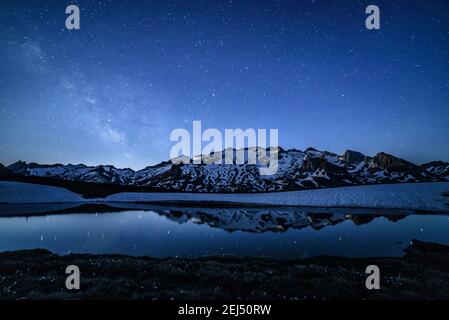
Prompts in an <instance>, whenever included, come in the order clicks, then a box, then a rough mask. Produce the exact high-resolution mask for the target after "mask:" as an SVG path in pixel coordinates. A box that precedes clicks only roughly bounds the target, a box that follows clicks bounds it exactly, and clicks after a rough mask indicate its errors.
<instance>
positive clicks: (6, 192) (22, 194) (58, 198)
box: [0, 181, 86, 203]
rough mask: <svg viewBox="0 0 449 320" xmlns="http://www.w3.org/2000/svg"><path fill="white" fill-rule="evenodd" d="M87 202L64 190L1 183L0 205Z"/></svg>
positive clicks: (77, 195)
mask: <svg viewBox="0 0 449 320" xmlns="http://www.w3.org/2000/svg"><path fill="white" fill-rule="evenodd" d="M79 201H86V200H85V199H84V198H83V197H81V196H80V195H79V194H76V193H74V192H71V191H69V190H67V189H64V188H59V187H52V186H44V185H39V184H32V183H23V182H10V181H0V203H55V202H79Z"/></svg>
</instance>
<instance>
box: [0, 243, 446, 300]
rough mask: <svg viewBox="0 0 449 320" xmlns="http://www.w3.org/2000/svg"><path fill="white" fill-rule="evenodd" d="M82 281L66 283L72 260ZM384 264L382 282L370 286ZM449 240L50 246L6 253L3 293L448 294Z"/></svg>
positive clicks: (1, 261)
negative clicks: (267, 247) (150, 252)
mask: <svg viewBox="0 0 449 320" xmlns="http://www.w3.org/2000/svg"><path fill="white" fill-rule="evenodd" d="M71 264H75V265H77V266H78V267H79V268H80V270H81V289H80V290H78V291H77V290H73V291H69V290H67V289H66V288H65V279H66V276H67V275H66V274H65V268H66V267H67V266H68V265H71ZM370 264H375V265H378V266H379V268H380V271H381V282H380V285H381V289H380V290H371V291H370V290H367V289H366V287H365V279H366V277H367V275H366V274H365V268H366V267H367V266H368V265H370ZM448 298H449V247H448V246H445V245H439V244H434V243H425V242H421V241H418V240H414V241H413V242H412V244H411V245H409V246H408V247H407V249H406V250H405V255H404V257H401V258H343V257H317V258H311V259H302V260H291V261H279V260H270V259H261V258H236V257H205V258H197V259H175V258H169V259H153V258H148V257H141V258H136V257H128V256H119V255H87V254H71V255H68V256H58V255H55V254H52V253H50V252H48V251H46V250H24V251H15V252H4V253H0V299H242V300H247V299H281V300H296V299H298V300H329V299H448Z"/></svg>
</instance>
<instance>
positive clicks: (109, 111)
mask: <svg viewBox="0 0 449 320" xmlns="http://www.w3.org/2000/svg"><path fill="white" fill-rule="evenodd" d="M72 3H73V4H77V5H79V7H80V10H81V30H71V31H69V30H66V29H65V18H66V14H65V7H66V6H67V5H69V4H72ZM372 3H375V4H376V5H378V6H379V7H380V10H381V30H378V31H377V30H373V31H369V30H366V28H365V24H364V21H365V18H366V15H365V13H364V11H365V8H366V6H367V5H369V4H372ZM0 9H1V10H0V162H2V163H4V164H10V163H12V162H14V161H17V160H19V159H22V160H26V161H35V162H42V163H54V162H62V163H69V162H71V163H80V162H82V163H86V164H93V165H95V164H114V165H116V166H118V167H132V168H136V169H138V168H142V167H144V166H147V165H149V164H155V163H157V162H159V161H162V160H166V159H168V158H169V152H170V148H171V146H172V145H173V143H171V142H170V140H169V137H170V132H171V130H173V129H175V128H188V129H189V128H191V125H192V121H193V120H201V121H202V123H203V127H205V128H210V127H213V128H218V129H220V130H224V129H225V128H267V129H269V128H278V129H279V143H280V145H281V146H283V147H286V148H298V149H305V148H306V147H309V146H313V147H315V148H318V149H325V150H329V151H333V152H336V153H341V152H343V151H344V150H345V149H354V150H359V151H361V152H363V153H365V154H368V155H373V154H375V153H377V152H379V151H385V152H389V153H393V154H395V155H397V156H400V157H403V158H406V159H408V160H411V161H413V162H417V163H421V162H425V161H430V160H439V159H441V160H446V161H449V143H448V141H449V19H448V15H447V14H448V12H449V1H445V0H442V1H423V0H420V1H377V0H376V1H347V0H345V1H330V0H326V1H324V0H310V1H296V2H290V1H282V2H281V1H279V2H268V1H236V0H233V1H223V2H220V1H187V0H186V1H184V0H183V1H145V2H144V1H119V0H113V1H101V2H99V1H60V0H58V1H47V0H46V1H10V0H6V1H5V0H3V1H2V2H1V4H0Z"/></svg>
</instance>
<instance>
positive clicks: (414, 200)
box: [104, 182, 449, 212]
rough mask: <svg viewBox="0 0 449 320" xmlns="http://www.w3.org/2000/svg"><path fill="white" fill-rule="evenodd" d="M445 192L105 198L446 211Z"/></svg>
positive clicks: (379, 188)
mask: <svg viewBox="0 0 449 320" xmlns="http://www.w3.org/2000/svg"><path fill="white" fill-rule="evenodd" d="M448 191H449V182H439V183H404V184H388V185H371V186H356V187H341V188H329V189H318V190H303V191H289V192H273V193H261V194H257V193H250V194H216V193H215V194H214V193H209V194H202V193H128V192H123V193H118V194H113V195H110V196H108V197H106V198H105V199H104V200H105V201H110V202H114V201H122V202H168V201H176V202H178V201H179V202H182V201H188V202H194V201H197V202H211V201H216V202H228V203H236V204H258V205H283V206H313V207H357V208H360V207H365V208H390V209H413V210H431V211H444V212H449V197H448V196H447V193H448Z"/></svg>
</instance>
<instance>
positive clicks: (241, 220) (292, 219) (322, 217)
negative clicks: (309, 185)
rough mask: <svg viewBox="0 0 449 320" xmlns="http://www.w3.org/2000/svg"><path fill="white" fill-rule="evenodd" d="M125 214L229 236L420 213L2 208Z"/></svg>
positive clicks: (6, 211) (6, 209)
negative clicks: (192, 225)
mask: <svg viewBox="0 0 449 320" xmlns="http://www.w3.org/2000/svg"><path fill="white" fill-rule="evenodd" d="M124 211H147V212H150V211H151V212H154V213H157V214H159V215H160V216H164V217H166V218H168V219H170V220H172V221H175V222H177V223H180V224H182V223H186V222H189V221H190V222H193V223H196V224H206V225H208V226H210V227H213V228H220V229H223V230H226V231H229V232H233V231H247V232H266V231H273V232H284V231H286V230H288V229H289V228H294V229H302V228H306V227H311V228H313V229H315V230H319V229H322V228H324V227H326V226H333V225H336V224H339V223H342V222H344V221H347V220H351V221H352V222H353V223H354V224H355V225H362V224H366V223H369V222H371V221H373V220H374V219H376V218H379V217H384V218H386V219H388V220H390V221H392V222H396V221H398V220H400V219H403V218H405V217H407V216H408V215H410V214H416V212H413V211H410V210H385V209H363V208H297V207H296V208H293V207H283V208H276V207H269V208H267V207H240V208H237V207H228V208H217V207H204V208H198V207H174V206H164V205H148V204H135V203H123V202H122V203H91V204H83V205H79V206H78V205H75V206H73V205H72V206H69V205H68V204H52V205H43V206H40V205H39V204H31V205H30V204H23V205H18V204H15V205H8V204H3V205H1V204H0V212H1V214H0V216H3V217H8V216H9V217H12V216H36V215H58V214H80V213H87V214H94V213H105V214H107V213H112V212H124Z"/></svg>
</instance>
